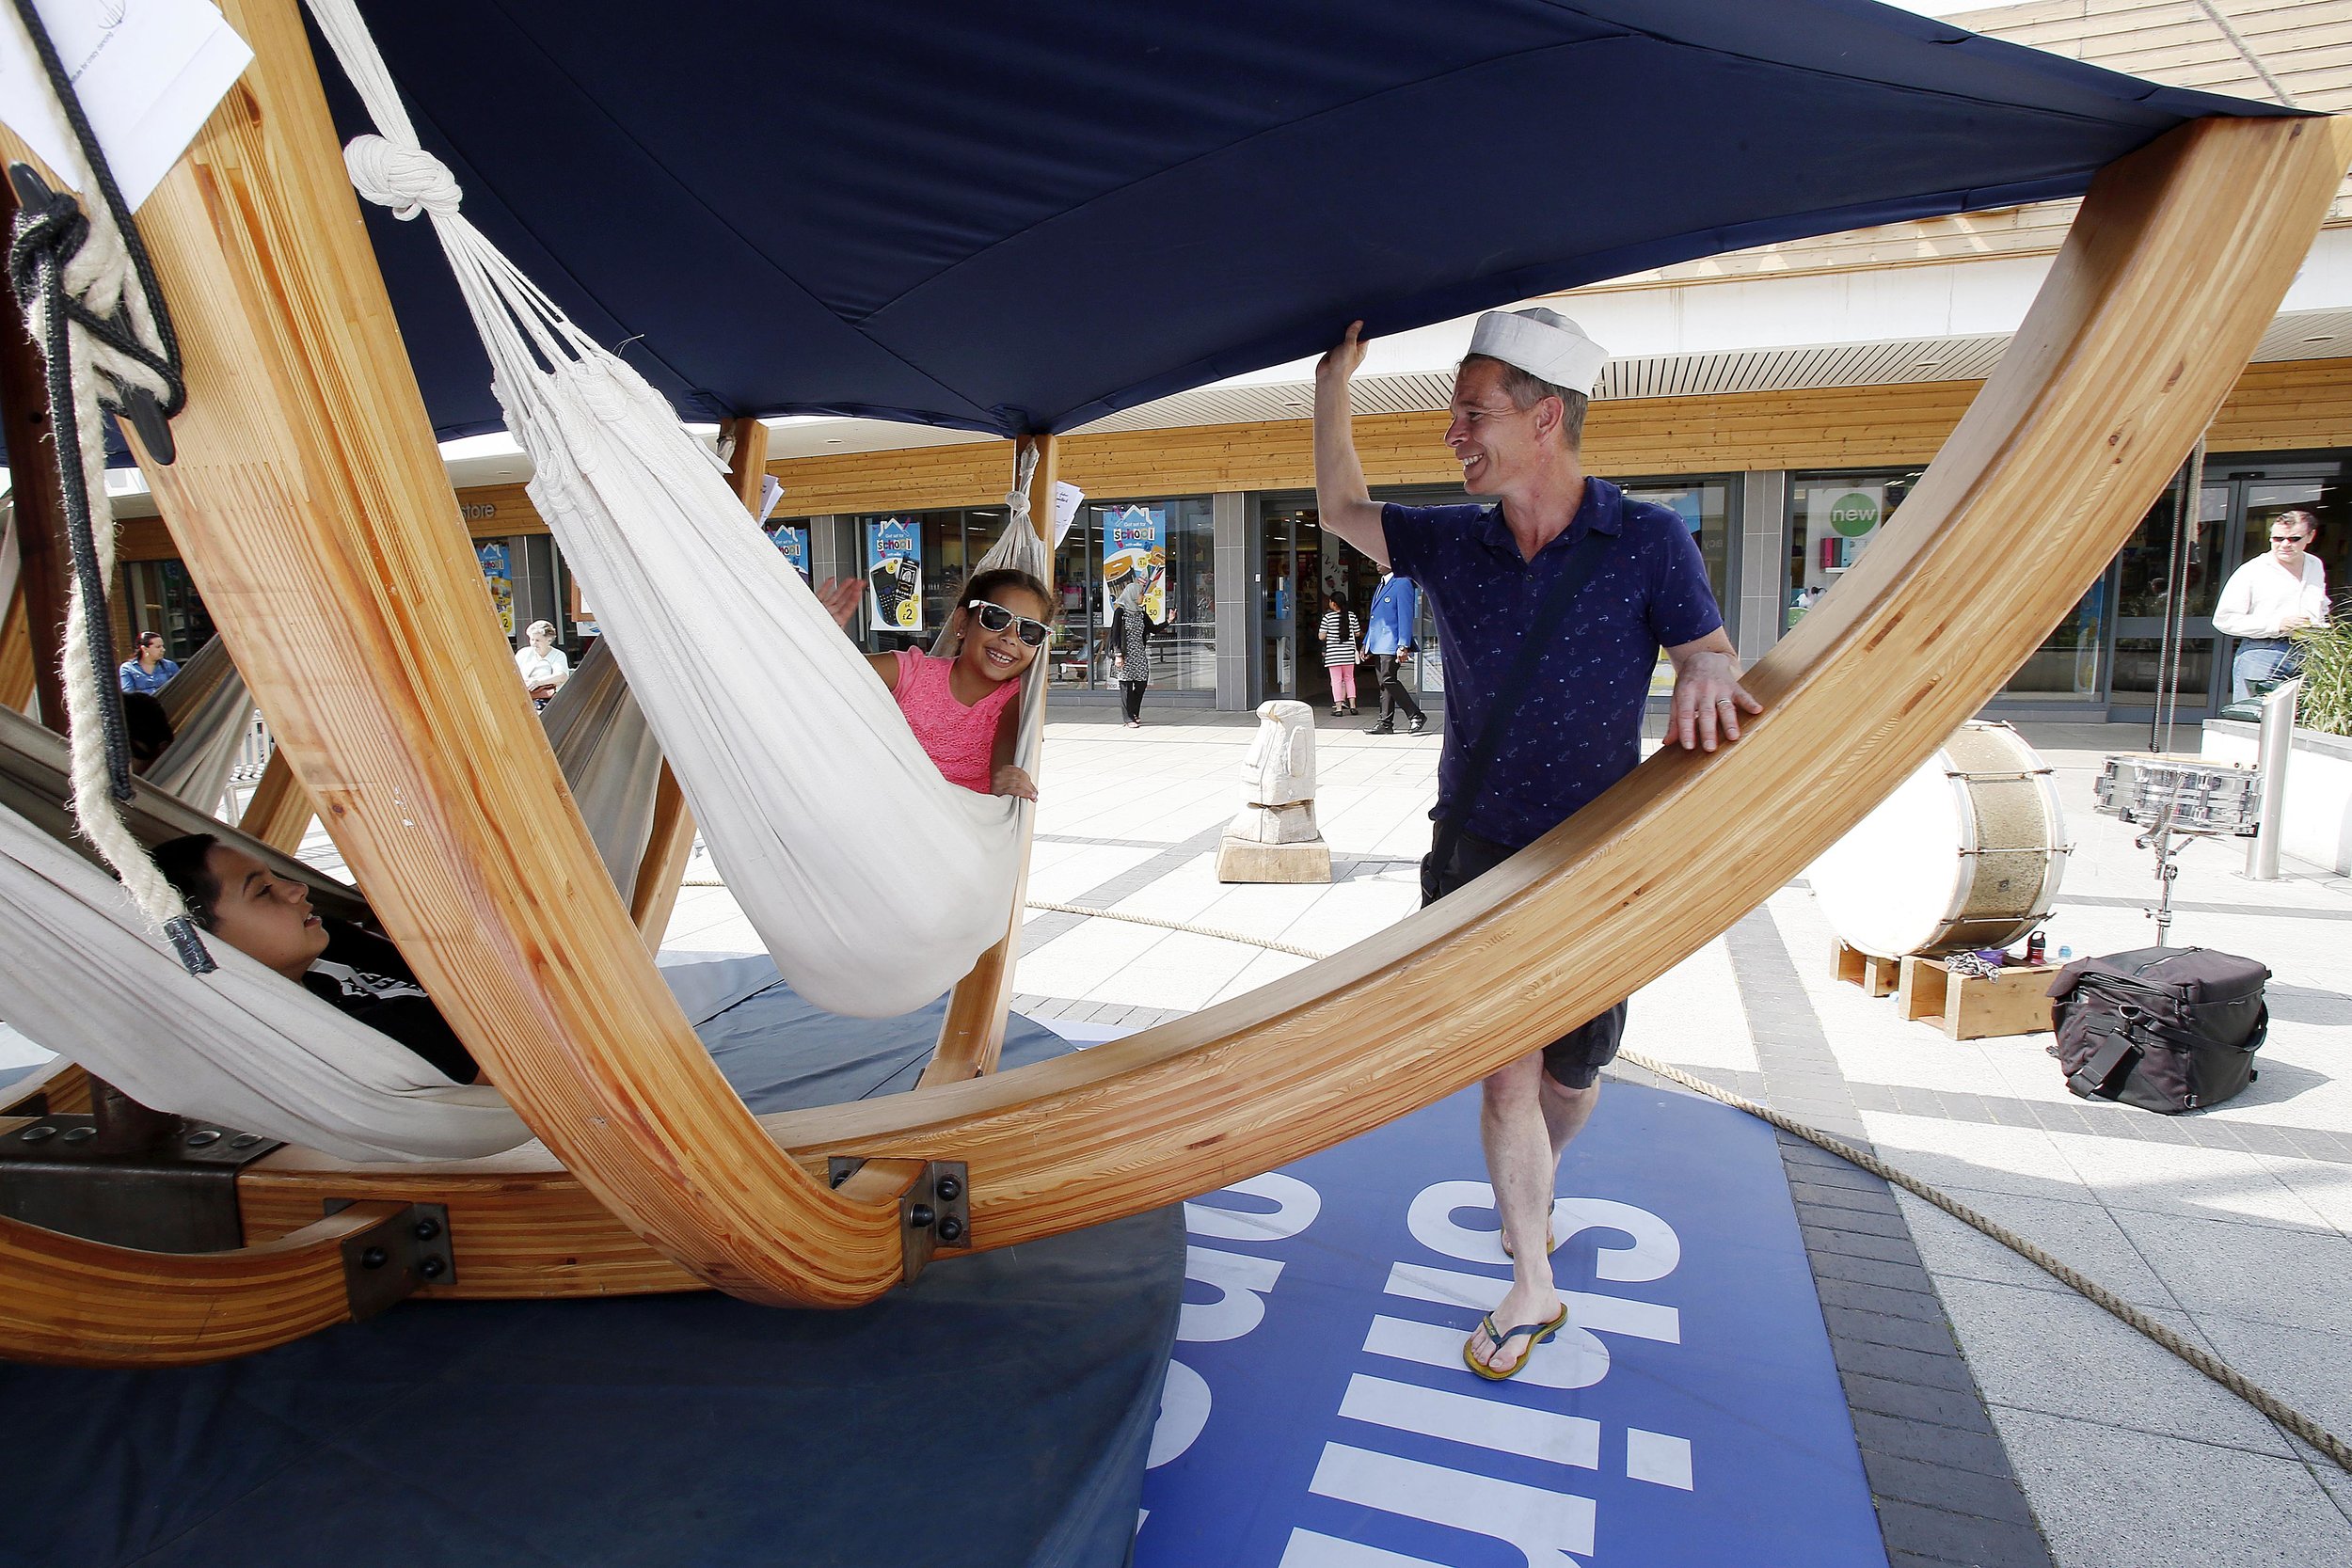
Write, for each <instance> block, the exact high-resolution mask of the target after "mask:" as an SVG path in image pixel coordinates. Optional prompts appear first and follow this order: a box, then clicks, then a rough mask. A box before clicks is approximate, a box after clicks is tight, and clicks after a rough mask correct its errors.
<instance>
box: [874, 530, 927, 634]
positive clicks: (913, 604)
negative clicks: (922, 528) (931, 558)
mask: <svg viewBox="0 0 2352 1568" xmlns="http://www.w3.org/2000/svg"><path fill="white" fill-rule="evenodd" d="M918 529H919V525H918V524H916V523H912V522H902V521H900V520H899V519H898V518H897V517H882V518H878V519H877V520H875V521H874V522H871V523H868V524H867V525H866V562H867V565H866V611H867V613H868V615H869V616H870V617H871V618H872V621H873V624H874V625H875V626H878V627H881V628H882V629H883V630H887V631H921V630H922V629H923V540H922V536H921V534H920V532H919V531H918Z"/></svg>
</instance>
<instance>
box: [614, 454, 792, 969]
mask: <svg viewBox="0 0 2352 1568" xmlns="http://www.w3.org/2000/svg"><path fill="white" fill-rule="evenodd" d="M727 435H728V436H731V437H733V439H734V451H732V452H731V453H730V454H729V455H728V457H727V483H728V484H729V485H731V486H732V487H733V488H734V490H735V493H736V495H737V496H738V497H739V498H740V499H741V500H742V502H743V507H744V510H745V511H747V512H749V513H750V514H751V515H753V516H754V517H757V516H758V515H759V485H760V481H761V480H763V479H765V478H767V476H768V427H767V426H766V425H764V424H762V423H760V422H759V421H758V420H729V421H728V422H727ZM693 853H694V814H693V812H692V811H691V810H690V809H689V808H688V806H687V804H686V792H685V791H684V790H682V789H680V788H679V787H678V782H677V777H676V775H675V774H673V773H672V772H671V771H670V765H669V763H667V762H666V761H665V762H664V763H662V765H661V780H660V784H657V785H655V789H654V798H653V832H651V833H649V834H648V835H647V836H646V839H645V853H644V859H642V860H640V861H639V862H638V863H637V880H636V882H635V884H634V891H633V892H632V893H631V894H630V895H629V901H628V913H629V918H630V919H631V920H633V921H635V922H636V923H637V929H638V931H639V932H640V934H642V935H643V936H644V939H645V947H646V949H647V950H648V951H649V952H654V953H659V952H660V951H661V938H662V935H663V933H665V932H666V931H668V930H669V928H670V912H671V911H673V910H675V909H676V908H677V894H678V881H679V879H681V878H683V877H684V876H685V875H686V863H687V862H688V861H689V860H690V859H691V858H692V857H693Z"/></svg>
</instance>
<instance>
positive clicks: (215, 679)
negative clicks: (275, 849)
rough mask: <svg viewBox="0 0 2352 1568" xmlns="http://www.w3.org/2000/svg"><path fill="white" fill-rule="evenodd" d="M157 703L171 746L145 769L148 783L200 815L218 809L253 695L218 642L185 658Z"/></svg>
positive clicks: (249, 718)
mask: <svg viewBox="0 0 2352 1568" xmlns="http://www.w3.org/2000/svg"><path fill="white" fill-rule="evenodd" d="M156 701H158V702H160V703H161V704H163V705H164V717H165V718H167V719H168V720H169V721H171V744H170V745H168V746H167V747H165V748H164V753H163V755H161V756H159V757H157V758H156V759H155V760H154V761H153V762H152V763H151V764H149V765H148V768H147V773H146V775H145V776H146V779H147V782H148V783H149V784H153V785H154V786H155V787H156V788H158V789H161V790H164V791H167V793H169V794H173V795H177V796H178V797H180V799H182V800H185V801H187V802H188V804H190V805H192V806H194V807H196V808H197V809H198V810H199V811H202V812H207V813H209V812H215V811H217V810H219V809H220V796H221V791H223V790H224V789H226V788H228V787H229V775H230V771H231V770H232V769H234V768H236V766H237V752H238V749H239V748H240V747H241V746H243V745H244V744H245V736H246V730H247V729H248V728H250V727H251V725H252V723H253V694H252V693H251V692H249V691H247V690H246V686H245V677H244V676H243V675H241V674H239V673H237V667H236V665H235V663H234V662H232V661H231V660H230V657H229V647H228V644H226V643H224V642H223V641H221V640H220V639H219V638H217V637H215V638H214V639H213V640H212V641H209V642H207V643H205V644H204V646H202V647H201V648H199V649H197V651H196V652H195V653H194V654H191V655H190V656H189V657H188V661H187V663H185V664H183V665H182V666H181V667H180V673H178V674H176V675H174V676H172V677H171V679H170V680H169V681H168V682H167V683H165V686H164V689H163V690H162V691H160V692H158V693H157V694H156Z"/></svg>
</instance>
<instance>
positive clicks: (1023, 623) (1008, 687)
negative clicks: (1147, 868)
mask: <svg viewBox="0 0 2352 1568" xmlns="http://www.w3.org/2000/svg"><path fill="white" fill-rule="evenodd" d="M865 591H866V585H865V583H863V582H862V581H860V580H859V579H857V578H835V579H834V580H833V581H831V582H828V583H826V584H825V586H824V587H822V588H820V589H818V593H817V597H818V602H819V603H821V604H822V605H823V606H824V607H825V609H826V610H827V611H828V612H829V613H830V614H831V615H832V616H833V618H834V620H835V621H837V622H839V623H840V624H841V625H842V626H848V625H849V624H850V615H851V614H853V613H855V611H856V610H857V603H858V598H859V595H861V594H864V593H865ZM963 599H964V602H963V604H962V605H961V606H960V607H959V608H958V609H957V610H956V629H957V630H958V631H960V632H961V634H962V637H963V645H962V647H961V649H960V650H959V651H958V652H957V654H956V656H955V657H953V658H934V657H931V656H930V654H927V653H923V652H921V651H919V650H917V649H914V648H905V649H901V650H899V651H898V652H897V653H892V654H868V655H866V662H867V663H868V664H871V665H872V666H873V667H874V673H876V674H878V675H880V676H881V677H882V685H884V686H886V687H888V688H889V689H890V694H891V695H892V696H894V697H896V698H897V699H898V711H899V712H900V713H903V714H905V715H906V720H907V726H908V728H910V729H912V730H914V738H915V739H916V740H917V741H918V742H920V743H921V745H922V747H923V750H924V751H925V752H927V753H929V755H930V759H931V760H932V761H933V762H935V763H937V764H939V770H940V772H941V773H943V774H945V775H946V779H947V782H948V783H949V784H961V785H962V786H963V787H964V788H966V789H969V790H973V791H976V792H977V793H978V794H981V795H1018V796H1020V797H1021V798H1022V799H1023V800H1036V799H1037V784H1036V782H1035V781H1033V780H1032V779H1031V778H1030V777H1029V775H1028V774H1027V773H1026V772H1025V771H1024V770H1023V769H1021V768H1016V767H1014V766H1013V761H1012V754H1013V751H1014V748H1015V746H1016V745H1017V744H1018V740H1019V736H1020V726H1021V703H1020V695H1021V676H1022V673H1023V672H1025V671H1026V670H1027V669H1028V668H1029V666H1030V664H1031V663H1032V662H1034V661H1035V660H1036V658H1037V655H1038V650H1039V649H1040V648H1041V647H1043V646H1044V645H1045V640H1046V639H1047V638H1048V637H1050V636H1052V635H1053V622H1052V616H1053V606H1052V603H1051V601H1050V600H1049V599H1048V597H1047V595H1046V593H1045V585H1044V584H1043V583H1041V582H1040V581H1038V580H1037V578H1033V577H1031V576H1030V575H1029V574H1028V573H1026V572H1022V571H1016V570H1013V569H1011V568H1009V567H1006V568H1000V569H999V570H996V571H993V572H982V573H981V574H980V575H979V576H978V577H976V578H973V579H972V580H971V581H970V582H969V583H967V584H966V585H965V587H964V591H963Z"/></svg>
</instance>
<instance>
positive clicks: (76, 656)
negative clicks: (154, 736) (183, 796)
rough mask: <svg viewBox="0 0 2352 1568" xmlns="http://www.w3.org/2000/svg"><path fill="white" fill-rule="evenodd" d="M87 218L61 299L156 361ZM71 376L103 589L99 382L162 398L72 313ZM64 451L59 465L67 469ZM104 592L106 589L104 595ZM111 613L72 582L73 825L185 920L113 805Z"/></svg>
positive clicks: (69, 708) (111, 257)
mask: <svg viewBox="0 0 2352 1568" xmlns="http://www.w3.org/2000/svg"><path fill="white" fill-rule="evenodd" d="M84 216H85V217H86V218H87V221H88V224H89V235H88V238H87V239H86V240H85V241H84V242H83V244H82V246H81V248H80V249H79V250H77V251H75V252H74V254H73V255H72V258H71V259H70V260H69V261H67V263H66V265H65V269H64V273H63V277H62V281H63V283H64V286H65V289H66V291H67V292H68V293H70V294H72V296H73V297H74V298H75V299H76V300H78V301H79V302H80V303H81V304H82V305H83V306H85V307H87V309H89V310H91V311H92V312H93V313H95V314H97V315H100V316H111V315H113V314H115V313H116V312H118V311H119V310H122V309H124V308H125V306H128V307H129V309H128V314H129V316H130V318H131V321H132V324H133V326H134V328H135V331H136V332H137V334H138V336H139V338H140V340H141V341H143V342H145V343H146V344H147V345H148V346H149V347H150V348H151V350H153V351H154V352H156V353H157V354H161V353H162V352H163V343H162V340H161V338H160V336H159V335H158V334H157V332H156V330H155V322H154V318H153V316H152V315H151V313H150V312H149V311H148V309H146V303H147V301H146V294H145V293H144V291H142V290H141V289H140V288H138V286H137V283H138V278H137V275H136V273H135V271H134V270H133V267H132V262H131V256H130V253H129V251H128V250H127V249H125V248H124V245H123V243H122V235H121V233H120V231H119V230H117V229H116V227H115V223H114V218H113V216H112V214H109V213H108V212H107V210H106V204H105V203H104V202H103V201H93V202H89V203H87V204H86V206H85V210H84ZM24 312H25V323H26V325H27V326H29V327H30V328H31V331H32V337H33V341H34V342H35V343H37V344H42V345H46V344H47V342H48V341H49V333H50V327H51V325H52V323H51V321H50V302H49V300H48V299H47V298H46V297H45V296H43V295H41V294H40V293H36V294H35V295H34V296H33V297H32V298H31V299H28V300H26V301H24ZM64 326H65V334H66V343H67V351H68V354H67V363H68V376H69V379H70V380H71V382H72V388H73V403H74V412H75V416H76V418H75V420H74V423H75V425H76V427H77V434H78V435H79V436H80V451H78V452H76V453H75V454H74V456H75V457H77V458H78V459H79V461H80V463H81V466H82V483H83V485H84V488H85V491H86V494H87V499H88V506H89V522H90V540H91V544H92V546H94V548H95V552H96V556H97V562H98V576H99V580H100V581H101V583H106V582H111V581H113V580H114V570H115V516H114V502H113V500H112V499H111V498H110V497H109V496H108V495H107V494H106V424H105V420H104V419H103V416H102V414H101V411H100V402H99V395H98V388H99V385H100V381H99V378H100V377H101V376H102V375H103V376H104V377H106V378H107V379H108V380H109V381H111V382H114V383H115V384H117V385H119V386H124V387H138V388H144V389H146V390H147V391H149V392H151V393H154V394H156V395H157V396H158V398H161V397H162V396H163V395H164V394H165V393H166V392H167V390H168V388H167V386H166V384H165V382H164V380H163V378H162V377H161V376H159V375H158V374H157V373H156V372H155V371H154V370H153V368H152V367H151V366H150V365H147V364H145V363H143V362H141V361H139V360H136V359H134V358H132V357H130V356H127V355H125V354H122V353H120V352H119V351H118V350H117V349H115V348H114V347H113V346H111V345H110V344H107V343H105V342H104V341H101V340H100V339H98V338H97V337H96V336H94V335H93V334H92V333H91V332H90V331H89V330H88V329H87V327H85V326H84V325H82V323H81V322H80V321H79V320H78V319H76V318H74V317H73V316H72V315H71V314H69V315H68V317H67V319H66V321H65V323H64ZM67 460H68V459H67V455H66V453H64V452H62V451H60V452H59V453H58V454H57V461H58V463H59V464H60V465H63V464H64V463H65V462H66V461H67ZM102 593H103V591H102ZM106 613H107V609H106V604H105V601H104V599H103V596H102V597H100V598H99V599H98V600H97V602H95V603H93V602H91V600H90V598H89V596H88V595H87V591H86V587H85V584H84V583H83V581H82V579H81V578H80V576H79V575H78V574H76V575H75V577H74V579H73V585H72V593H71V594H70V596H69V598H68V600H67V610H66V618H65V628H64V630H65V636H64V641H63V648H62V663H63V666H64V672H63V673H64V686H65V707H66V722H67V730H68V734H69V736H70V737H71V739H72V764H73V775H72V781H73V813H74V820H75V823H76V825H77V826H78V827H79V828H80V830H81V832H82V833H83V835H84V836H85V837H87V839H88V840H89V841H90V843H91V845H92V846H94V847H96V848H97V850H98V852H99V854H100V855H101V856H103V858H104V860H105V862H106V863H107V864H108V865H109V866H112V867H113V868H114V870H115V873H116V875H118V876H119V877H120V878H121V879H122V883H123V885H124V886H125V887H126V888H128V889H129V890H130V892H131V895H132V897H133V898H134V899H135V901H136V902H137V904H138V907H139V909H140V910H141V911H143V912H144V913H145V914H146V915H147V916H148V917H149V918H150V919H151V920H153V921H154V922H155V923H156V924H157V925H159V926H160V925H162V924H163V923H164V922H166V921H168V920H173V919H177V918H179V917H181V916H183V915H185V914H186V913H187V907H186V906H185V905H184V904H183V903H182V902H181V899H180V895H179V894H178V893H177V892H176V891H174V890H173V888H172V886H171V884H170V883H169V882H167V881H166V880H165V879H164V878H163V875H162V874H161V873H160V872H158V871H157V870H156V869H155V866H154V863H152V862H151V861H150V860H149V859H148V858H147V850H146V847H145V846H143V845H141V844H140V843H139V841H138V839H137V838H136V837H135V836H134V835H133V834H132V832H131V830H130V829H129V828H128V827H127V826H125V825H124V823H123V820H122V815H121V803H120V802H119V801H118V800H116V799H115V798H114V780H113V775H112V771H111V769H110V768H109V766H108V761H107V756H106V741H105V730H104V723H105V720H104V715H103V712H102V711H101V704H102V703H103V701H104V700H105V699H104V698H103V695H102V693H101V690H100V688H99V685H98V680H99V673H98V671H97V670H96V669H95V668H94V667H93V666H92V665H91V663H90V628H91V627H92V626H96V625H100V624H102V618H103V617H104V616H105V615H106Z"/></svg>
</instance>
